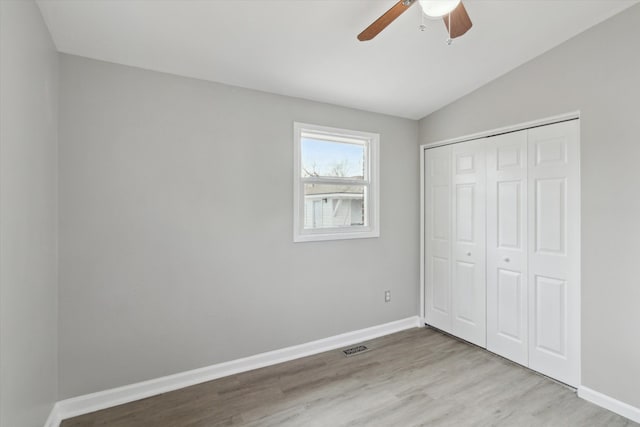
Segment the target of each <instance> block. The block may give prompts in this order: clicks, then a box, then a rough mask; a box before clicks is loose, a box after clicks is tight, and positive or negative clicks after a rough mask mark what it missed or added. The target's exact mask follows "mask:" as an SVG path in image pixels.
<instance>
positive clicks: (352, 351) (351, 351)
mask: <svg viewBox="0 0 640 427" xmlns="http://www.w3.org/2000/svg"><path fill="white" fill-rule="evenodd" d="M369 350H370V348H368V347H367V346H364V345H357V346H355V347H351V348H347V349H346V350H342V352H343V353H344V355H345V356H347V357H350V356H355V355H357V354H362V353H364V352H366V351H369Z"/></svg>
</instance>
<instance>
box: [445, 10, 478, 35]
mask: <svg viewBox="0 0 640 427" xmlns="http://www.w3.org/2000/svg"><path fill="white" fill-rule="evenodd" d="M450 16H451V28H449V15H445V16H443V19H444V25H446V26H447V31H449V34H450V36H449V37H451V38H452V39H455V38H456V37H460V36H461V35H463V34H464V33H466V32H467V31H469V29H470V28H471V27H472V26H473V23H472V22H471V18H469V14H468V13H467V9H465V8H464V5H463V4H462V2H460V4H459V5H458V7H456V8H455V9H453V11H451V14H450Z"/></svg>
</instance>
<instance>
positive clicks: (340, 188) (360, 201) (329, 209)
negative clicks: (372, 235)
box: [304, 184, 365, 229]
mask: <svg viewBox="0 0 640 427" xmlns="http://www.w3.org/2000/svg"><path fill="white" fill-rule="evenodd" d="M364 192H365V186H364V185H336V184H305V185H304V228H305V229H318V228H336V227H352V226H363V225H365V197H364Z"/></svg>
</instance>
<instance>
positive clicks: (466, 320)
mask: <svg viewBox="0 0 640 427" xmlns="http://www.w3.org/2000/svg"><path fill="white" fill-rule="evenodd" d="M425 166H426V167H425V199H424V200H425V272H426V275H427V277H426V280H425V282H426V286H425V295H426V310H425V315H426V321H427V323H428V324H430V325H432V326H435V327H436V328H439V329H442V330H444V331H446V332H449V333H451V334H454V335H456V336H458V337H460V338H462V339H465V340H467V341H469V342H472V343H474V344H477V345H480V346H483V347H484V346H485V345H486V305H485V292H486V285H485V265H486V263H485V158H484V146H482V145H479V144H474V143H472V142H468V143H461V144H456V145H453V146H444V147H438V148H434V149H430V150H427V151H426V152H425Z"/></svg>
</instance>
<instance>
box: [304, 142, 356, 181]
mask: <svg viewBox="0 0 640 427" xmlns="http://www.w3.org/2000/svg"><path fill="white" fill-rule="evenodd" d="M301 143H302V146H301V152H302V168H301V173H302V176H303V177H310V176H320V177H342V178H352V179H363V178H364V175H365V173H364V165H365V161H364V158H365V145H364V142H363V143H362V144H349V143H344V142H335V141H326V140H321V139H313V138H305V137H303V138H302V139H301Z"/></svg>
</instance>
